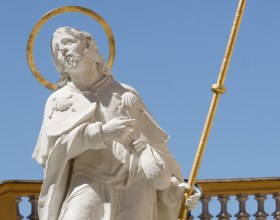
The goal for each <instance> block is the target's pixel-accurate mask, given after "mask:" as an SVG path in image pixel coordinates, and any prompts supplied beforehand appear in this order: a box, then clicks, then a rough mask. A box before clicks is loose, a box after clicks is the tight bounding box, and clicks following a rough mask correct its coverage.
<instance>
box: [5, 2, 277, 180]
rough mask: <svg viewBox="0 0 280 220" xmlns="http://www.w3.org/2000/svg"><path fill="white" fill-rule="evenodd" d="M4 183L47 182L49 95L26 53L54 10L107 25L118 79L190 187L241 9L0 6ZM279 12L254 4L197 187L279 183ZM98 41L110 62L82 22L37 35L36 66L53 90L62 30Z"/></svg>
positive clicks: (93, 28) (70, 20)
mask: <svg viewBox="0 0 280 220" xmlns="http://www.w3.org/2000/svg"><path fill="white" fill-rule="evenodd" d="M1 5H2V12H1V15H0V17H1V19H0V26H1V28H2V31H1V35H0V39H1V42H2V45H1V49H2V52H1V70H0V71H1V82H2V85H1V93H0V98H1V108H0V121H1V124H0V136H1V154H0V180H1V181H2V180H6V179H42V178H43V172H42V169H41V168H40V167H39V165H38V164H36V162H35V161H33V160H32V159H31V154H32V151H33V149H34V146H35V143H36V139H37V136H38V132H39V129H40V126H41V120H42V115H43V108H44V104H45V101H46V99H47V97H48V96H49V95H50V94H51V91H49V90H47V89H46V88H44V87H42V86H41V85H40V84H38V83H37V81H36V80H35V79H34V77H33V76H32V74H31V72H30V70H29V68H28V65H27V61H26V43H27V39H28V36H29V33H30V31H31V29H32V27H33V25H34V24H35V23H36V22H37V21H38V19H39V18H40V17H41V16H42V15H43V14H45V13H46V12H48V11H50V10H51V9H53V8H56V7H59V6H62V5H80V6H84V7H88V8H90V9H92V10H95V11H96V12H97V13H99V14H101V15H102V16H103V17H104V19H105V20H106V21H107V22H108V23H109V24H110V26H111V28H112V30H113V32H114V35H115V41H116V49H117V51H116V59H115V63H114V66H113V73H114V76H115V78H116V79H117V80H118V81H121V82H124V83H127V84H130V85H132V86H133V87H134V88H136V89H137V90H138V91H139V93H140V94H141V96H142V98H143V100H144V102H145V103H146V105H147V106H148V109H149V110H150V111H151V113H152V115H153V116H154V118H155V119H156V120H157V122H158V123H159V124H160V125H161V127H162V128H163V129H164V130H165V131H166V132H167V133H168V134H169V135H170V137H171V138H170V141H169V147H170V149H171V151H172V153H173V155H174V157H175V158H176V159H177V160H178V161H179V163H180V164H181V167H182V169H183V172H184V176H185V177H186V178H187V177H188V175H189V173H190V169H191V166H192V163H193V159H194V155H195V152H196V148H197V145H198V141H199V138H200V135H201V131H202V128H203V125H204V121H205V118H206V114H207V111H208V107H209V104H210V101H211V97H212V93H211V91H210V87H211V85H212V84H213V83H215V82H216V80H217V77H218V72H219V69H220V64H221V61H222V58H223V54H224V50H225V47H226V43H227V40H228V35H229V32H230V29H231V25H232V21H233V17H234V14H235V10H236V6H237V0H236V1H224V0H211V1H202V0H187V1H183V0H177V1H167V0H166V1H148V0H142V1H125V0H123V1H121V0H119V1H108V0H106V1H81V0H76V1H74V0H68V1H66V0H61V1H31V0H28V1H20V0H14V1H5V2H2V4H1ZM279 10H280V2H279V0H270V1H266V0H259V1H248V2H247V7H246V10H245V14H244V18H243V22H242V24H241V29H240V32H239V37H238V39H237V42H236V47H235V50H234V53H233V57H232V61H231V64H230V67H229V71H228V77H227V79H226V83H225V85H226V87H227V93H226V94H225V95H223V96H222V98H221V100H220V105H219V107H218V111H217V115H216V119H215V121H214V125H213V129H212V132H211V135H210V139H209V142H208V145H207V149H206V151H205V156H204V159H203V163H202V165H201V169H200V173H199V178H200V179H213V178H242V177H250V178H251V177H271V176H279V165H278V163H279V162H278V161H279V155H280V147H279V123H280V116H279V112H280V102H279V101H280V92H279V82H280V74H279V73H280V65H279V62H280V53H279V51H280V42H279V39H280V28H279V27H280V23H279V21H280V13H279ZM65 25H67V26H73V27H76V28H79V29H82V30H86V31H89V32H91V33H92V34H93V35H94V36H95V38H96V41H97V43H98V46H99V48H100V51H101V53H102V54H104V56H105V57H107V55H108V44H107V39H106V36H105V33H104V32H103V30H102V28H100V27H99V26H98V24H97V23H96V22H95V21H93V20H91V19H90V18H88V17H86V16H85V15H80V14H64V15H60V16H58V17H55V18H54V19H52V20H51V21H50V22H49V23H47V24H46V25H45V26H44V27H43V28H42V30H41V31H40V33H39V35H38V38H37V41H36V45H35V60H36V64H37V66H38V68H39V69H40V71H41V72H42V73H43V75H44V76H45V77H46V78H47V79H49V80H51V81H53V82H54V81H56V80H57V79H58V74H57V72H56V70H55V68H54V65H53V64H52V61H51V55H50V46H49V45H50V39H51V36H52V33H53V32H54V30H55V29H56V28H57V27H59V26H65Z"/></svg>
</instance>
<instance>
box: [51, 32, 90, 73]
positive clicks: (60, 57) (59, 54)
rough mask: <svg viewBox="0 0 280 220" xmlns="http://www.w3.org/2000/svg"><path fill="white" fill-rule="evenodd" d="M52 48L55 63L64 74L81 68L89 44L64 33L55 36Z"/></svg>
mask: <svg viewBox="0 0 280 220" xmlns="http://www.w3.org/2000/svg"><path fill="white" fill-rule="evenodd" d="M52 47H53V58H54V62H55V64H56V65H57V68H58V70H59V71H60V72H61V73H62V72H69V71H73V70H75V69H77V68H78V67H79V64H80V63H81V61H83V59H84V57H85V52H86V51H87V42H85V41H83V40H80V39H78V38H77V37H76V36H73V35H71V34H69V33H67V32H64V33H59V34H56V35H55V36H54V38H53V41H52Z"/></svg>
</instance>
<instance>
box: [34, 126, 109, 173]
mask: <svg viewBox="0 0 280 220" xmlns="http://www.w3.org/2000/svg"><path fill="white" fill-rule="evenodd" d="M62 147H64V148H65V151H64V152H65V153H66V155H64V157H66V156H67V158H68V159H72V158H75V157H77V156H78V155H80V154H82V153H83V152H85V151H87V150H89V149H93V150H98V149H102V148H106V145H105V144H104V141H103V137H102V123H101V122H95V123H83V124H81V125H79V126H77V127H75V128H74V129H72V130H71V131H70V132H68V133H66V134H62V135H61V136H59V137H52V136H48V135H47V134H46V128H45V125H44V123H43V125H42V128H41V131H40V134H39V138H38V141H37V145H36V148H35V150H34V152H33V155H32V158H33V159H35V160H36V161H37V162H38V163H39V164H40V165H41V166H42V167H43V168H45V167H46V163H47V161H48V158H49V156H50V154H52V153H53V152H55V151H56V150H57V149H56V148H62Z"/></svg>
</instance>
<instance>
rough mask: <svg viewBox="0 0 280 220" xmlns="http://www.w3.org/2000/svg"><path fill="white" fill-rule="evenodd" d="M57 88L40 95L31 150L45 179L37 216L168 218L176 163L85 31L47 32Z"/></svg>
mask: <svg viewBox="0 0 280 220" xmlns="http://www.w3.org/2000/svg"><path fill="white" fill-rule="evenodd" d="M52 52H53V60H54V62H55V64H56V66H57V69H58V71H59V72H60V73H61V75H62V76H63V80H62V82H61V84H60V86H61V88H60V89H59V90H57V91H55V92H54V93H53V94H51V95H50V97H49V98H48V100H47V102H46V106H45V111H44V119H43V123H42V128H41V131H40V135H39V138H38V141H37V145H36V148H35V151H34V153H33V156H32V157H33V158H34V159H35V160H36V161H37V162H38V163H39V164H41V165H42V166H43V168H44V171H45V179H44V183H43V185H42V189H41V193H40V198H39V205H38V209H39V217H40V220H57V219H59V220H109V219H110V220H157V219H158V220H172V219H177V216H178V213H179V208H180V205H181V201H182V196H183V190H184V189H185V188H184V186H182V182H183V178H182V173H181V170H180V168H179V166H178V164H177V162H176V161H175V159H174V158H173V157H172V156H171V155H170V152H169V150H168V148H167V146H166V142H167V140H168V135H167V134H166V133H165V132H164V131H163V130H162V129H161V128H160V127H159V126H158V124H157V123H156V122H155V121H154V119H153V118H152V117H151V115H150V114H149V112H148V111H147V109H146V108H145V106H144V104H143V102H142V101H141V98H140V97H139V95H138V93H137V92H136V91H135V90H134V89H133V88H132V87H130V86H127V85H125V84H121V83H119V82H116V81H115V80H114V79H113V77H112V76H111V73H110V70H108V69H107V68H106V65H105V64H104V61H103V58H102V57H101V56H100V55H99V54H98V50H97V47H96V44H95V42H94V40H93V38H92V37H91V36H90V34H88V33H86V32H82V31H80V30H77V29H73V28H68V27H63V28H59V29H58V30H57V31H56V32H55V33H54V37H53V40H52Z"/></svg>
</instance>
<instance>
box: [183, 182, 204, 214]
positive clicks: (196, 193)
mask: <svg viewBox="0 0 280 220" xmlns="http://www.w3.org/2000/svg"><path fill="white" fill-rule="evenodd" d="M178 187H179V188H181V189H186V190H190V188H191V187H190V185H189V184H188V183H180V184H179V185H178ZM200 197H201V190H200V189H199V187H197V186H194V189H193V193H192V195H191V196H190V198H189V199H187V201H186V204H185V205H186V206H188V208H189V209H190V210H194V209H196V207H197V205H198V202H199V199H200Z"/></svg>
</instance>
